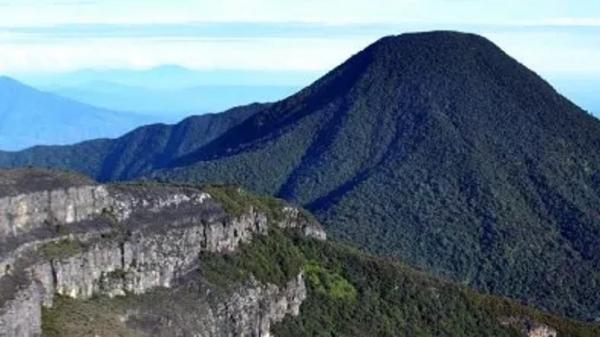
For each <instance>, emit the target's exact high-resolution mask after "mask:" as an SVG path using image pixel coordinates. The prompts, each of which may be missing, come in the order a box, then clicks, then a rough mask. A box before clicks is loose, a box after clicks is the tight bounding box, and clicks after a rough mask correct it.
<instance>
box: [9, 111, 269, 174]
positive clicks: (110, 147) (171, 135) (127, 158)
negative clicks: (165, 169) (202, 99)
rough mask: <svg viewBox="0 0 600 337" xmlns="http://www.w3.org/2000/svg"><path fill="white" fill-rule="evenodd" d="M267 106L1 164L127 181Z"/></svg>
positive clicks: (41, 149) (50, 149)
mask: <svg viewBox="0 0 600 337" xmlns="http://www.w3.org/2000/svg"><path fill="white" fill-rule="evenodd" d="M266 106H268V104H265V105H263V104H251V105H247V106H243V107H238V108H234V109H231V110H229V111H227V112H224V113H221V114H204V115H201V116H193V117H188V118H186V119H184V120H183V121H181V122H179V123H177V124H175V125H166V124H153V125H148V126H144V127H140V128H137V129H135V130H133V131H131V132H129V133H127V134H125V135H123V136H122V137H119V138H117V139H114V140H110V139H98V140H90V141H85V142H82V143H80V144H75V145H68V146H35V147H32V148H30V149H27V150H23V151H20V152H2V151H0V162H1V163H2V164H4V165H6V166H11V167H19V166H41V167H53V168H61V169H66V170H75V171H78V172H81V173H84V174H86V175H88V176H91V177H96V178H97V179H99V180H101V181H108V180H125V179H131V178H133V177H136V176H139V175H141V174H142V173H147V172H150V171H151V170H152V169H153V168H155V167H159V166H163V165H165V164H166V163H168V162H170V161H171V160H173V159H174V158H177V157H179V156H182V155H184V154H186V153H189V152H191V151H193V150H195V149H197V148H199V147H202V146H203V145H205V144H207V143H209V142H210V141H212V140H214V139H215V138H217V137H219V136H220V135H221V134H222V133H223V132H225V131H226V130H229V129H230V128H232V127H234V126H236V125H237V124H239V123H241V122H243V121H244V120H245V119H247V118H248V117H250V116H252V114H254V113H256V111H259V110H260V109H262V108H264V107H266Z"/></svg>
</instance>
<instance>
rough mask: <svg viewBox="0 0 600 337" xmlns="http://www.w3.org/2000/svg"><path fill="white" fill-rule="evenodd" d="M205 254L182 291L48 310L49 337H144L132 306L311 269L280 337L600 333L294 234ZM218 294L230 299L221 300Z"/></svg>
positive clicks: (149, 306) (177, 307)
mask: <svg viewBox="0 0 600 337" xmlns="http://www.w3.org/2000/svg"><path fill="white" fill-rule="evenodd" d="M200 258H201V263H200V273H199V274H194V273H192V274H191V275H196V276H197V277H198V278H197V279H196V281H194V282H192V283H188V284H185V285H183V286H181V287H179V286H175V287H173V288H170V289H162V290H161V289H156V290H155V291H151V292H149V293H146V294H144V295H127V296H125V297H117V298H113V299H109V298H106V297H97V298H92V299H90V300H73V299H68V298H64V297H58V298H57V300H56V302H55V305H54V306H53V308H52V309H44V312H43V329H44V336H45V337H58V336H61V337H81V336H85V337H87V336H90V337H91V336H96V335H98V336H105V337H117V336H121V337H134V336H136V337H139V335H138V334H139V332H137V330H134V329H132V328H131V326H128V325H126V324H124V323H123V322H122V321H120V320H119V317H121V315H123V314H124V313H126V312H128V311H129V310H132V311H139V312H152V313H153V314H154V315H156V314H157V313H159V312H160V313H161V314H166V313H167V312H168V313H171V312H173V313H175V312H178V311H181V310H183V311H184V312H187V311H189V310H194V309H195V308H197V306H198V303H197V302H195V301H198V300H199V299H198V298H197V297H196V296H197V295H194V294H197V293H198V292H200V293H203V294H204V293H206V289H207V287H208V289H211V292H210V293H211V294H213V295H211V296H214V294H216V293H215V292H214V291H212V290H219V289H221V290H224V291H225V292H224V293H222V294H224V295H225V296H227V290H230V289H231V290H233V289H236V288H239V287H243V286H244V285H245V284H246V282H247V281H248V280H249V278H250V275H254V276H255V278H256V279H257V280H259V281H260V282H262V283H271V284H277V285H280V286H283V285H285V284H286V283H287V282H288V281H289V280H291V279H293V278H295V277H296V276H297V275H298V274H299V273H300V272H301V271H302V270H303V271H304V273H305V280H306V284H307V292H308V297H307V299H306V300H305V301H304V302H303V304H302V306H301V309H300V315H299V316H297V317H292V316H287V317H286V318H285V319H284V320H283V321H282V322H280V323H278V324H276V325H275V326H274V327H273V334H274V335H275V336H278V337H286V336H294V337H300V336H310V337H315V336H327V337H331V336H348V337H350V336H356V337H358V336H394V337H396V336H407V337H408V336H411V337H412V336H420V337H440V336H443V337H458V336H460V337H471V336H472V337H481V336H486V337H522V336H523V333H522V332H521V331H519V329H520V327H518V326H516V325H515V326H514V327H513V326H510V325H504V324H503V322H505V321H507V319H509V318H514V319H518V320H522V321H525V322H534V323H543V324H547V325H549V326H551V327H554V328H556V329H557V330H558V331H559V336H568V337H596V336H598V335H599V334H600V327H598V326H592V325H586V324H583V323H578V322H575V321H570V320H566V319H563V318H558V317H555V316H550V315H547V314H545V313H542V312H539V311H536V310H532V309H531V308H528V307H525V306H522V305H519V304H516V303H515V302H512V301H510V300H506V299H501V298H498V297H494V296H489V295H481V294H478V293H476V292H474V291H472V290H469V289H467V288H465V287H462V286H459V285H456V284H453V283H450V282H446V281H441V280H438V279H436V278H432V277H430V276H427V275H425V274H423V273H421V272H418V271H415V270H414V269H411V268H410V267H407V266H405V265H402V264H399V263H397V262H392V261H391V260H385V259H381V258H376V257H373V256H370V255H367V254H364V253H362V252H360V251H358V250H356V249H353V248H349V247H347V246H342V245H339V244H334V243H331V242H321V241H314V240H307V239H306V238H304V237H302V236H300V235H299V234H297V233H294V232H282V231H280V230H272V231H271V232H270V233H269V235H265V236H261V237H257V238H255V239H254V240H253V241H252V242H250V243H247V244H244V245H242V246H241V247H240V249H239V250H238V251H236V252H235V253H233V254H228V255H217V254H206V255H203V256H201V257H200ZM188 281H189V279H188ZM196 282H200V283H196ZM200 284H201V285H200ZM217 293H218V292H217ZM202 298H203V297H202ZM213 300H215V301H216V302H217V303H218V302H220V301H221V299H220V298H219V297H218V296H217V297H216V298H213ZM163 301H166V302H163ZM162 305H168V306H169V307H168V309H166V310H167V311H166V312H165V311H161V310H162V309H163V308H162V307H161V308H156V306H162Z"/></svg>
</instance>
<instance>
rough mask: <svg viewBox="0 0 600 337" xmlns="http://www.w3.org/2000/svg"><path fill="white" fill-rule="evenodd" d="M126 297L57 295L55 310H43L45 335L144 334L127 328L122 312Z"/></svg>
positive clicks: (107, 336)
mask: <svg viewBox="0 0 600 337" xmlns="http://www.w3.org/2000/svg"><path fill="white" fill-rule="evenodd" d="M127 305H128V299H127V298H123V297H122V298H115V299H109V298H106V297H97V298H93V299H90V300H75V299H71V298H67V297H63V296H56V297H55V299H54V304H53V307H52V309H47V308H43V309H42V310H43V311H42V318H43V319H42V331H43V334H42V336H43V337H95V336H103V337H145V335H143V334H141V333H138V332H134V331H133V330H131V329H128V328H127V327H126V326H125V325H124V324H123V323H122V322H121V321H120V317H119V316H120V315H121V314H123V313H124V312H125V310H124V308H126V307H127Z"/></svg>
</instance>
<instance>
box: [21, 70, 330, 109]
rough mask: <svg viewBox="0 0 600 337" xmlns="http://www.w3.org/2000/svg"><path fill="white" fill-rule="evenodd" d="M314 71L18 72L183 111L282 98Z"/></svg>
mask: <svg viewBox="0 0 600 337" xmlns="http://www.w3.org/2000/svg"><path fill="white" fill-rule="evenodd" d="M319 75H320V72H315V71H261V70H256V71H252V70H193V69H188V68H184V67H180V66H175V65H164V66H160V67H155V68H150V69H143V70H130V69H106V70H80V71H75V72H70V73H58V74H54V73H49V74H43V73H42V74H29V75H28V74H20V75H19V77H18V78H19V79H21V80H23V81H24V82H26V83H28V84H30V85H33V86H34V87H37V88H42V89H43V90H46V91H49V92H53V93H55V94H58V95H61V96H64V97H69V98H72V99H75V100H77V101H80V102H83V103H86V104H91V105H94V106H99V107H103V108H107V109H112V110H120V111H122V110H125V111H136V112H140V113H144V114H152V115H160V116H171V117H181V116H186V115H190V114H201V113H207V112H218V111H223V110H225V109H228V108H231V107H234V106H238V105H245V104H250V103H254V102H271V101H276V100H280V99H282V98H285V97H287V96H289V95H291V94H293V93H294V92H296V91H297V90H299V89H300V88H302V87H303V86H305V85H306V83H310V82H312V81H313V80H315V79H316V78H318V77H319Z"/></svg>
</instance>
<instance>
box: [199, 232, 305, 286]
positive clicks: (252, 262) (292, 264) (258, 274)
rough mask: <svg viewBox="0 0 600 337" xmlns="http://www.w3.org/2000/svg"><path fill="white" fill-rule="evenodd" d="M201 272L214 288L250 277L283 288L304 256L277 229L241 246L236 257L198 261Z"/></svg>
mask: <svg viewBox="0 0 600 337" xmlns="http://www.w3.org/2000/svg"><path fill="white" fill-rule="evenodd" d="M201 258H202V261H203V263H202V266H201V268H200V269H201V272H202V273H203V275H204V276H205V277H206V278H207V279H208V280H209V281H210V282H211V283H212V284H214V285H227V284H232V281H244V280H247V278H248V277H249V276H250V275H252V276H254V277H255V278H256V279H257V280H258V281H260V282H263V283H273V284H277V285H284V284H285V283H286V282H288V281H290V280H291V279H293V278H294V277H296V276H297V275H298V274H299V273H300V271H301V270H302V267H303V265H304V256H303V255H302V253H301V251H300V250H299V249H298V247H296V245H294V243H293V242H292V240H291V239H290V238H289V237H288V236H287V235H285V234H284V233H283V232H282V231H281V230H279V229H275V228H273V229H271V230H270V231H269V235H261V236H257V237H255V238H254V239H253V240H252V242H251V243H247V244H242V247H241V249H240V253H235V254H226V255H220V254H212V253H210V254H209V253H207V254H205V255H203V256H202V257H201Z"/></svg>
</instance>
